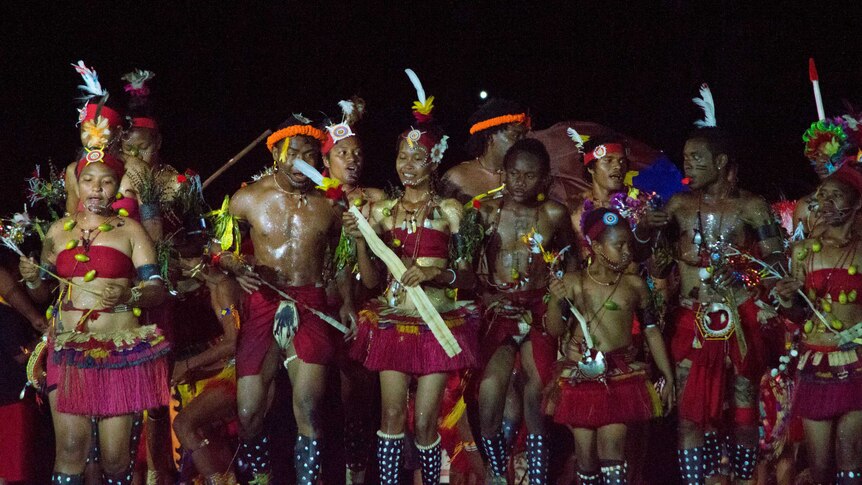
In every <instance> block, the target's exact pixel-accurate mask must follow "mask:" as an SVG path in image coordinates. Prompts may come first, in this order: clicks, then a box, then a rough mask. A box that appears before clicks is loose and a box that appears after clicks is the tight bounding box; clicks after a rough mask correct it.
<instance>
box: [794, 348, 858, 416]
mask: <svg viewBox="0 0 862 485" xmlns="http://www.w3.org/2000/svg"><path fill="white" fill-rule="evenodd" d="M792 409H793V414H795V415H796V416H799V417H801V418H804V419H812V420H817V421H821V420H828V419H835V418H837V417H839V416H842V415H844V414H847V413H849V412H851V411H859V410H862V346H856V347H855V348H852V349H850V350H838V349H837V348H835V347H820V346H813V345H803V347H802V349H801V352H800V355H799V365H798V366H797V373H796V392H795V396H794V399H793V408H792Z"/></svg>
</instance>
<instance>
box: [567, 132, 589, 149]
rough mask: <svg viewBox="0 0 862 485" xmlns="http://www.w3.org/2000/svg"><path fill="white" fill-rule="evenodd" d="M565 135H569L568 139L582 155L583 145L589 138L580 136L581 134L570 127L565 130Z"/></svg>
mask: <svg viewBox="0 0 862 485" xmlns="http://www.w3.org/2000/svg"><path fill="white" fill-rule="evenodd" d="M566 134H567V135H569V138H571V139H572V141H573V142H575V145H576V146H577V147H578V151H579V152H581V153H584V143H586V142H587V140H589V139H590V137H588V136H585V137H584V136H581V134H580V133H578V130H576V129H574V128H572V127H571V126H570V127H569V128H568V129H567V130H566Z"/></svg>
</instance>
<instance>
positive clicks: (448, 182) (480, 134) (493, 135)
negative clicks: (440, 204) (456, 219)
mask: <svg viewBox="0 0 862 485" xmlns="http://www.w3.org/2000/svg"><path fill="white" fill-rule="evenodd" d="M468 122H469V124H470V138H469V139H468V140H467V152H468V153H469V154H470V155H471V156H473V157H476V158H474V159H473V160H467V161H466V162H461V163H460V164H458V165H456V166H454V167H452V168H450V169H449V170H448V171H447V172H446V174H445V175H443V196H444V197H451V198H455V199H458V201H459V202H461V203H462V204H466V203H467V202H469V201H470V199H472V198H473V197H475V196H477V195H479V194H484V193H487V192H488V191H489V190H493V189H496V188H497V187H499V186H501V185H503V181H504V174H503V156H504V155H506V151H508V150H509V147H511V146H512V145H513V144H514V143H515V142H516V141H518V140H520V139H522V138H524V136H526V134H527V132H528V131H529V130H530V116H529V115H528V114H527V113H526V112H524V110H523V109H522V108H521V106H520V105H518V103H515V102H514V101H508V100H505V99H491V100H490V101H488V102H487V103H485V104H484V105H482V107H481V108H479V110H478V111H476V112H475V113H473V115H472V116H470V119H469V120H468Z"/></svg>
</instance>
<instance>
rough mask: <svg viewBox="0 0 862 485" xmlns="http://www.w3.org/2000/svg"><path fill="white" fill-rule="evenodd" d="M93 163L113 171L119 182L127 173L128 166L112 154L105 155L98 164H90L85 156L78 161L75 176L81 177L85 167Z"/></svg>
mask: <svg viewBox="0 0 862 485" xmlns="http://www.w3.org/2000/svg"><path fill="white" fill-rule="evenodd" d="M91 163H101V164H103V165H105V166H106V167H108V168H109V169H111V170H112V171H113V172H114V173H115V174H116V175H117V182H120V180H121V179H122V178H123V174H125V173H126V166H125V164H123V161H122V160H120V159H119V158H117V157H115V156H114V155H111V154H110V153H103V154H102V158H101V159H100V160H99V161H97V162H90V161H88V160H87V157H86V156H84V157H82V158H81V159H80V160H78V164H77V165H75V176H76V177H80V176H81V172H83V171H84V167H86V166H87V165H89V164H91Z"/></svg>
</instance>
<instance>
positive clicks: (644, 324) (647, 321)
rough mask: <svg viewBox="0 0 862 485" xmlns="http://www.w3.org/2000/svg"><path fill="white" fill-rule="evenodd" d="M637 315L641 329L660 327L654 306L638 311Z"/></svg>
mask: <svg viewBox="0 0 862 485" xmlns="http://www.w3.org/2000/svg"><path fill="white" fill-rule="evenodd" d="M635 314H636V315H637V317H638V321H639V322H640V324H641V328H649V327H656V326H658V318H657V317H656V313H655V308H653V306H652V305H650V306H648V307H647V308H640V309H638V310H637V311H636V312H635Z"/></svg>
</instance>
